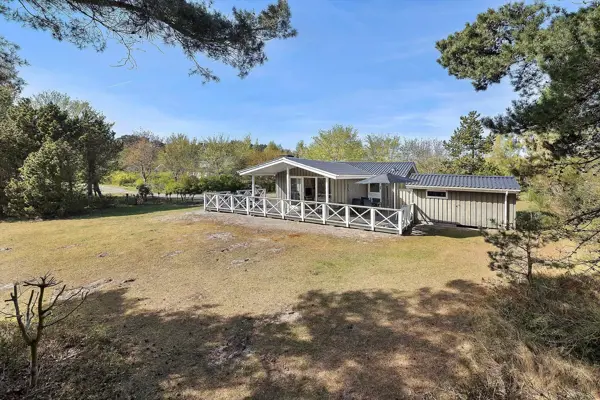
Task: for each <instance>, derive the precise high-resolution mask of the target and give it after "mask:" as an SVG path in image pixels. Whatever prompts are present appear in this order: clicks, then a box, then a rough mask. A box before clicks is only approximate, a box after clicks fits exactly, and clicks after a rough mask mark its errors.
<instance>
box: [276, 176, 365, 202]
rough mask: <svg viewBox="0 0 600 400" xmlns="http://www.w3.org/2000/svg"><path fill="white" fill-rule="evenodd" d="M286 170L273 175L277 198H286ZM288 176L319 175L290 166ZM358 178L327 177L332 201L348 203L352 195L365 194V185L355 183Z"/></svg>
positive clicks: (359, 195)
mask: <svg viewBox="0 0 600 400" xmlns="http://www.w3.org/2000/svg"><path fill="white" fill-rule="evenodd" d="M286 174H287V173H286V172H279V173H277V174H276V175H275V193H276V194H277V198H278V199H285V198H287V195H286V192H287V181H286ZM290 176H310V177H320V176H321V175H318V174H315V173H313V172H310V171H306V170H303V169H300V168H290ZM358 181H360V179H350V180H342V179H329V193H330V194H331V202H332V203H342V204H346V203H350V202H351V201H352V197H361V196H366V193H367V192H366V190H367V189H366V185H355V184H354V183H356V182H358Z"/></svg>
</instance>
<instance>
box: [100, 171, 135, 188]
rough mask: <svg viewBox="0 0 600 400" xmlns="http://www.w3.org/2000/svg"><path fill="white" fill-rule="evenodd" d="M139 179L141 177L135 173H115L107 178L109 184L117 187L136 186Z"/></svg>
mask: <svg viewBox="0 0 600 400" xmlns="http://www.w3.org/2000/svg"><path fill="white" fill-rule="evenodd" d="M138 179H139V175H138V174H137V173H135V172H127V171H115V172H113V173H112V174H110V175H109V176H108V178H107V182H108V183H110V184H111V185H117V186H134V185H135V183H136V181H137V180H138Z"/></svg>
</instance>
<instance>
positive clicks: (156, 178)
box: [149, 172, 175, 194]
mask: <svg viewBox="0 0 600 400" xmlns="http://www.w3.org/2000/svg"><path fill="white" fill-rule="evenodd" d="M149 180H150V185H151V186H152V191H153V192H154V193H158V194H161V193H166V189H167V185H168V184H169V183H170V182H175V178H174V177H173V174H172V173H171V172H159V173H156V174H152V176H150V179H149Z"/></svg>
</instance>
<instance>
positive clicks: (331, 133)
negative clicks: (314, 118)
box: [303, 125, 364, 161]
mask: <svg viewBox="0 0 600 400" xmlns="http://www.w3.org/2000/svg"><path fill="white" fill-rule="evenodd" d="M303 157H306V158H311V159H315V160H328V161H359V160H362V159H363V158H364V149H363V144H362V141H361V139H360V137H359V136H358V131H357V130H356V129H354V128H353V127H352V126H343V125H335V126H333V128H331V129H329V130H321V131H319V133H318V135H317V136H313V138H312V142H311V143H310V144H309V145H308V146H307V147H306V148H305V150H304V151H303Z"/></svg>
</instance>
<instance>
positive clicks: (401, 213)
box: [398, 208, 404, 235]
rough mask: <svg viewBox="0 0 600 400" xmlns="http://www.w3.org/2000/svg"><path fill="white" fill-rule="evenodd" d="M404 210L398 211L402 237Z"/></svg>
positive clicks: (399, 233)
mask: <svg viewBox="0 0 600 400" xmlns="http://www.w3.org/2000/svg"><path fill="white" fill-rule="evenodd" d="M402 225H404V209H403V208H400V210H398V235H402V231H403V230H404V227H403V226H402Z"/></svg>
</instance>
